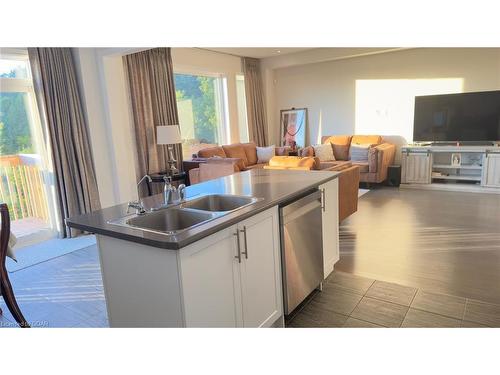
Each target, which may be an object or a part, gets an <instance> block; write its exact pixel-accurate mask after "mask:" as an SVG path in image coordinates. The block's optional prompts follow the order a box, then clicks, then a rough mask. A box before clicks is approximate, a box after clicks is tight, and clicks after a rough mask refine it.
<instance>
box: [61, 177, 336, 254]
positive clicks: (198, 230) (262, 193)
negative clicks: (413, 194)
mask: <svg viewBox="0 0 500 375" xmlns="http://www.w3.org/2000/svg"><path fill="white" fill-rule="evenodd" d="M337 176H338V172H330V171H288V170H267V169H255V170H250V171H245V172H241V173H235V174H233V175H231V176H227V177H222V178H218V179H215V180H211V181H206V182H203V183H200V184H196V185H193V186H189V187H187V189H186V192H187V194H186V196H187V199H190V198H195V197H197V196H200V195H207V194H234V195H247V196H253V197H256V198H262V199H261V200H259V201H258V202H256V203H254V204H252V205H249V206H247V207H243V208H240V209H238V210H236V211H233V212H230V213H228V214H225V215H223V216H220V217H218V218H216V219H214V220H211V221H209V222H207V223H204V224H201V225H198V226H196V227H194V228H192V229H189V230H185V231H183V232H180V233H177V234H175V235H168V234H160V233H153V232H149V231H143V230H141V229H136V228H128V227H125V226H119V225H115V224H110V223H108V221H110V220H116V219H118V218H121V217H124V216H126V215H127V204H121V205H117V206H113V207H109V208H104V209H102V210H99V211H94V212H92V213H89V214H85V215H80V216H75V217H71V218H69V219H66V223H67V224H68V225H69V226H70V227H73V228H78V229H82V230H85V231H88V232H92V233H96V234H101V235H105V236H110V237H115V238H119V239H123V240H127V241H133V242H138V243H140V244H143V245H149V246H154V247H160V248H164V249H170V250H177V249H180V248H182V247H184V246H186V245H189V244H191V243H193V242H195V241H198V240H200V239H202V238H204V237H207V236H208V235H210V234H213V233H215V232H218V231H220V230H221V229H224V228H227V227H229V226H231V225H234V224H236V223H238V222H240V221H242V220H244V219H246V218H249V217H251V216H253V215H255V214H257V213H259V212H261V211H264V210H266V209H268V208H270V207H273V206H277V205H281V204H284V203H286V202H288V201H292V200H294V199H295V198H297V197H299V196H301V195H302V194H304V193H306V192H307V191H309V190H312V189H314V188H315V187H317V186H318V185H320V184H323V183H325V182H327V181H330V180H333V179H335V178H337ZM143 202H144V205H145V207H146V208H150V207H157V206H159V205H160V204H161V203H162V202H163V195H162V194H158V195H155V196H152V197H148V198H145V199H144V200H143Z"/></svg>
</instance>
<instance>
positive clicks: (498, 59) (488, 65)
mask: <svg viewBox="0 0 500 375" xmlns="http://www.w3.org/2000/svg"><path fill="white" fill-rule="evenodd" d="M283 57H286V56H283ZM263 65H264V66H265V65H266V61H263ZM263 76H264V80H265V83H264V85H265V87H266V88H267V96H268V97H267V98H266V102H267V105H268V111H269V113H268V118H269V131H270V135H271V137H272V142H276V143H277V142H279V110H280V109H286V108H291V107H307V108H308V110H309V139H310V140H311V142H312V143H314V142H315V141H316V139H317V138H318V133H319V132H321V134H323V135H326V134H351V133H353V132H354V125H355V97H356V92H355V91H356V90H355V85H356V80H359V79H424V78H425V79H429V78H463V90H464V91H478V90H493V89H499V88H500V49H479V48H476V49H474V48H469V49H464V48H462V49H459V48H456V49H455V48H436V49H432V48H425V49H424V48H422V49H407V50H400V51H396V52H388V53H383V54H376V55H370V56H362V57H355V58H348V59H343V60H337V61H328V62H322V63H314V64H307V65H300V66H293V67H286V68H275V69H272V70H270V71H264V74H263ZM320 124H321V126H320ZM320 128H321V129H320ZM379 133H380V134H382V135H388V134H386V133H385V132H384V129H380V131H379Z"/></svg>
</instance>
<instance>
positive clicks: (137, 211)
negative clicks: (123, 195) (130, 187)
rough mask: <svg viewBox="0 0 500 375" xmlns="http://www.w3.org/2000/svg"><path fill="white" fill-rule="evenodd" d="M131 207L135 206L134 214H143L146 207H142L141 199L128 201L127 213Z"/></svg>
mask: <svg viewBox="0 0 500 375" xmlns="http://www.w3.org/2000/svg"><path fill="white" fill-rule="evenodd" d="M131 208H135V214H136V215H144V214H145V213H146V209H145V208H144V205H143V204H142V202H141V201H132V202H128V206H127V213H129V212H130V209H131Z"/></svg>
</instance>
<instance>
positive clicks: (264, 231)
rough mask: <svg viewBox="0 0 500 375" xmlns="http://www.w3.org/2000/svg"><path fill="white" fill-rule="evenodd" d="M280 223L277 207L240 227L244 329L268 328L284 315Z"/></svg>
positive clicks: (248, 220)
mask: <svg viewBox="0 0 500 375" xmlns="http://www.w3.org/2000/svg"><path fill="white" fill-rule="evenodd" d="M278 220H279V219H278V208H277V207H274V208H272V209H271V210H267V211H265V212H263V213H260V214H257V215H256V216H254V217H251V218H250V219H247V220H245V221H244V222H242V223H240V224H238V227H239V230H240V246H241V251H242V260H241V284H242V301H243V322H244V326H245V327H269V326H271V325H272V324H273V323H274V322H275V321H276V320H277V319H278V318H280V317H281V316H282V314H283V299H282V294H281V288H282V287H281V258H280V245H279V243H280V240H279V223H278ZM245 232H246V233H245ZM245 235H246V236H245ZM245 237H246V238H245Z"/></svg>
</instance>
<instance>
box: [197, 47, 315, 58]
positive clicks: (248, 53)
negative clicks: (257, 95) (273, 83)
mask: <svg viewBox="0 0 500 375" xmlns="http://www.w3.org/2000/svg"><path fill="white" fill-rule="evenodd" d="M205 49H208V50H210V51H215V52H221V53H229V54H231V55H236V56H245V57H253V58H256V59H263V58H265V57H274V56H281V55H287V54H289V53H295V52H302V51H306V50H309V49H312V48H288V47H272V48H205Z"/></svg>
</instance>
